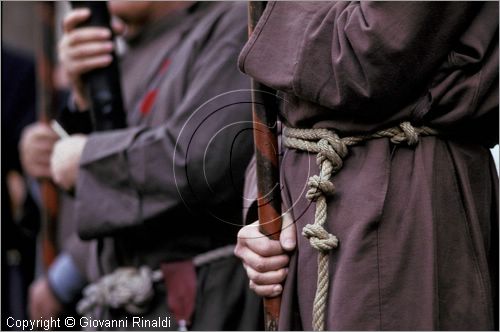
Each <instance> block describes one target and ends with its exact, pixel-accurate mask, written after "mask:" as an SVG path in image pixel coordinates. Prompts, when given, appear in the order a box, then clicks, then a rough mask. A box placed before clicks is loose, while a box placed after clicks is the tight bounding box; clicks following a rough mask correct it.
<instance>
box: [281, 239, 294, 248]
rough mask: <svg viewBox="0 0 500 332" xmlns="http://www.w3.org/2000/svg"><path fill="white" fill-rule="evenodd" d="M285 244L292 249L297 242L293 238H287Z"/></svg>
mask: <svg viewBox="0 0 500 332" xmlns="http://www.w3.org/2000/svg"><path fill="white" fill-rule="evenodd" d="M284 245H285V248H286V249H292V248H293V247H294V246H295V243H294V242H293V240H291V239H286V240H285V243H284Z"/></svg>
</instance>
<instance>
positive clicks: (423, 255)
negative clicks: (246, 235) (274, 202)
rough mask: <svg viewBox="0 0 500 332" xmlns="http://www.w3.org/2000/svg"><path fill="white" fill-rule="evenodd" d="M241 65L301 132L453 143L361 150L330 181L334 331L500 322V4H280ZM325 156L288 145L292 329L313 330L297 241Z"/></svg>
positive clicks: (307, 274)
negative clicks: (278, 95) (278, 97)
mask: <svg viewBox="0 0 500 332" xmlns="http://www.w3.org/2000/svg"><path fill="white" fill-rule="evenodd" d="M239 66H240V69H241V70H242V71H244V72H245V73H247V74H248V75H250V76H252V77H253V78H255V79H256V80H258V81H260V82H262V83H264V84H266V85H268V86H270V87H272V88H275V89H278V90H280V91H281V92H282V96H283V97H284V99H285V100H286V101H285V102H284V104H283V108H282V110H281V115H282V118H283V121H284V123H285V124H286V125H288V126H291V127H299V128H330V129H334V130H336V131H338V132H339V133H340V135H341V136H343V135H353V134H354V135H355V134H360V133H363V134H366V133H370V132H374V131H376V130H378V129H383V128H388V127H392V126H394V125H397V124H398V123H400V122H402V121H410V122H411V123H413V124H414V125H421V124H424V125H427V126H431V127H433V128H435V129H437V130H438V131H440V132H441V133H443V135H442V136H432V137H423V138H421V139H420V142H419V144H418V145H417V146H416V147H414V148H409V147H405V146H394V145H392V144H391V143H390V142H389V140H388V139H375V140H371V141H368V142H366V143H363V144H362V145H360V146H355V147H352V148H351V149H350V152H349V154H348V156H347V158H346V159H345V163H344V166H343V167H342V169H341V171H340V172H339V173H338V174H335V175H334V176H333V179H332V180H333V183H334V184H335V187H336V193H335V194H334V196H332V197H329V198H328V199H327V203H328V220H327V225H326V228H327V230H328V231H329V232H331V233H333V234H335V235H337V237H338V238H339V240H340V245H339V248H337V249H334V250H332V251H331V254H330V264H329V268H330V290H329V296H328V302H327V320H326V329H328V330H491V329H494V328H498V324H497V317H496V315H497V312H498V296H497V292H498V176H497V173H496V170H495V167H494V164H493V160H492V157H491V153H490V151H489V149H488V148H487V147H488V146H492V145H494V144H497V143H498V3H497V2H487V3H484V2H446V3H445V2H361V3H360V2H307V3H305V2H293V3H292V2H272V3H269V4H268V6H267V8H266V10H265V12H264V14H263V16H262V18H261V20H260V21H259V23H258V25H257V27H256V29H255V31H254V33H253V35H252V36H251V38H250V40H249V42H248V43H247V44H246V45H245V48H244V49H243V51H242V53H241V54H240V59H239ZM315 159H316V156H315V155H312V154H308V153H304V152H298V151H295V150H285V152H284V156H283V160H282V165H281V171H282V182H283V186H284V190H283V196H284V200H285V203H286V205H287V208H288V209H290V210H291V212H292V213H293V216H294V218H295V220H296V228H297V234H298V235H297V237H298V246H297V250H296V252H295V253H294V255H293V256H292V261H291V264H290V269H289V276H288V278H287V280H286V283H285V289H284V294H283V302H282V303H283V304H282V308H281V319H280V329H284V330H289V329H292V330H295V329H305V330H311V329H312V325H311V321H312V305H313V299H314V294H315V287H316V279H317V276H316V273H317V252H316V251H315V250H314V249H313V248H311V246H310V244H309V242H308V240H307V239H305V238H304V237H303V236H302V235H301V231H302V228H303V227H304V225H306V224H308V223H312V222H313V221H314V203H310V202H309V201H307V200H306V199H305V197H304V196H305V192H306V191H307V179H308V178H309V177H310V176H312V175H314V174H318V167H317V165H316V160H315ZM247 187H248V184H247ZM246 196H247V197H248V195H246Z"/></svg>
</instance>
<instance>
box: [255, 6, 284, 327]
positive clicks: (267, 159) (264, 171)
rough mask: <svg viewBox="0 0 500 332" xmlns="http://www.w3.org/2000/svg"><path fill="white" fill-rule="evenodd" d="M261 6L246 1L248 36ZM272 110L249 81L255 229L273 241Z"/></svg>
mask: <svg viewBox="0 0 500 332" xmlns="http://www.w3.org/2000/svg"><path fill="white" fill-rule="evenodd" d="M265 6H266V4H265V2H262V1H250V2H249V5H248V9H249V14H248V21H249V24H248V27H249V29H248V30H249V35H251V34H252V32H253V30H254V28H255V25H256V24H257V22H258V20H259V18H260V17H261V15H262V12H263V11H264V8H265ZM276 109H277V104H276V97H275V92H274V91H273V90H272V89H270V88H269V87H266V86H264V85H263V84H260V83H259V82H256V81H255V80H252V113H253V125H254V128H253V133H254V135H253V136H254V143H255V158H256V168H257V188H258V213H259V229H260V231H261V233H263V234H265V235H267V236H268V237H269V238H271V239H273V240H279V236H280V231H281V222H282V221H281V192H280V181H279V180H280V179H279V149H278V137H277V118H278V117H277V113H276ZM280 305H281V296H277V297H273V298H265V299H264V319H265V328H266V331H276V330H277V329H278V320H279V312H280Z"/></svg>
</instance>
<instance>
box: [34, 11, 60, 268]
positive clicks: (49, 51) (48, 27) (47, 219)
mask: <svg viewBox="0 0 500 332" xmlns="http://www.w3.org/2000/svg"><path fill="white" fill-rule="evenodd" d="M37 6H38V7H37V10H38V15H37V16H38V19H39V33H40V36H39V38H37V40H38V43H39V44H38V47H37V52H36V61H37V83H38V84H37V100H38V114H39V120H40V121H41V122H43V123H47V124H48V123H49V122H50V120H51V119H53V118H54V116H55V112H56V111H57V110H56V105H57V103H56V101H57V100H56V97H57V94H56V89H55V85H54V82H53V75H54V68H55V65H54V63H55V29H54V24H55V2H53V1H41V2H39V3H37ZM40 187H41V194H42V202H43V208H42V231H41V236H42V255H43V264H44V267H45V268H46V269H47V268H48V267H49V266H50V265H51V264H52V262H53V261H54V259H55V257H56V255H57V245H56V226H57V216H58V211H59V208H58V205H59V204H58V191H57V187H56V186H55V185H54V183H52V182H51V180H50V179H43V180H41V182H40Z"/></svg>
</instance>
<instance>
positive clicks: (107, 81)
mask: <svg viewBox="0 0 500 332" xmlns="http://www.w3.org/2000/svg"><path fill="white" fill-rule="evenodd" d="M71 6H72V7H73V8H88V9H89V10H90V18H89V19H88V20H87V21H86V22H84V23H83V24H82V25H81V26H99V27H106V28H108V29H110V30H111V31H112V29H111V26H110V21H111V17H110V15H109V11H108V7H107V1H71ZM112 56H113V61H112V62H111V64H110V65H109V66H107V67H105V68H98V69H95V70H92V71H90V72H88V73H86V74H85V75H84V76H83V80H84V82H85V84H86V86H87V90H88V95H89V97H90V100H91V109H90V111H91V118H92V123H93V126H94V130H96V131H104V130H112V129H119V128H124V127H126V114H125V109H124V108H123V101H122V93H121V86H120V72H119V69H118V59H117V57H116V53H115V52H114V51H113V52H112Z"/></svg>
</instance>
